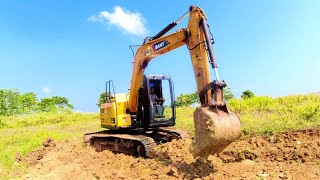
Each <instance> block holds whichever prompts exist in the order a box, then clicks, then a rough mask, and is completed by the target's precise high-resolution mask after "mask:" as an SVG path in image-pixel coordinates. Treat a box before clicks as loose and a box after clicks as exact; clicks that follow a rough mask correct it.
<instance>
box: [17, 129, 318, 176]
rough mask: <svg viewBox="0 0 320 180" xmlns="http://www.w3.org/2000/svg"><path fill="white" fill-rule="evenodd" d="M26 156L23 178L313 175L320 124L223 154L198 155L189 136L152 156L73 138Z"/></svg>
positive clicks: (255, 139)
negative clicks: (101, 147) (86, 144)
mask: <svg viewBox="0 0 320 180" xmlns="http://www.w3.org/2000/svg"><path fill="white" fill-rule="evenodd" d="M44 144H46V145H47V144H49V145H48V146H46V145H44V146H43V147H42V148H40V149H39V150H37V151H34V152H31V153H30V154H29V155H28V156H27V158H26V159H24V160H23V161H25V162H29V164H30V167H29V173H28V174H27V175H25V176H23V177H22V179H45V178H49V179H74V178H75V176H76V178H77V179H195V178H200V179H213V178H214V179H235V178H236V179H237V178H240V179H246V178H248V179H257V178H271V179H275V178H276V179H278V178H280V179H287V178H290V179H312V178H317V177H319V176H320V151H319V149H320V128H316V129H310V130H300V131H293V132H287V133H280V134H276V135H273V136H269V137H267V136H256V137H249V138H245V139H242V140H239V141H237V142H234V143H232V144H231V145H230V146H229V147H228V148H227V149H226V150H224V151H223V152H222V153H220V155H219V156H220V157H217V156H209V158H208V159H194V158H193V156H192V154H191V153H190V152H189V146H190V144H191V140H190V139H185V140H179V141H175V140H174V141H173V142H170V143H166V144H162V145H159V146H158V147H157V148H156V149H155V152H156V153H155V158H154V159H144V158H134V157H131V156H127V155H124V154H114V153H112V152H110V151H103V152H100V153H99V152H96V151H95V150H94V149H92V148H90V147H83V146H82V145H80V144H77V143H75V142H68V141H63V142H53V141H50V143H48V142H47V143H44Z"/></svg>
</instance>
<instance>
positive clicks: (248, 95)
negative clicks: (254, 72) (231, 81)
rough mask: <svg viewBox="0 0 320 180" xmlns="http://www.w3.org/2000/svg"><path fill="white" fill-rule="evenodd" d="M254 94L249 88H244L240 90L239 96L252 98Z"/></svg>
mask: <svg viewBox="0 0 320 180" xmlns="http://www.w3.org/2000/svg"><path fill="white" fill-rule="evenodd" d="M254 96H255V95H254V93H253V92H252V91H250V90H245V91H243V92H242V95H241V98H242V99H250V98H252V97H254Z"/></svg>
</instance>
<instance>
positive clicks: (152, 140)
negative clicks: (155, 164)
mask: <svg viewBox="0 0 320 180" xmlns="http://www.w3.org/2000/svg"><path fill="white" fill-rule="evenodd" d="M184 138H188V134H187V132H185V131H182V130H175V129H170V128H155V129H149V130H147V131H145V130H143V129H141V130H125V131H120V132H119V131H113V130H104V131H100V132H95V133H88V134H85V135H84V142H85V143H86V144H89V145H90V146H92V147H94V148H95V149H96V151H98V152H101V151H103V150H110V151H113V152H115V153H124V154H128V155H131V156H136V157H149V158H152V157H154V151H153V148H154V147H155V146H157V144H160V143H166V142H171V141H172V140H174V139H175V140H178V139H184Z"/></svg>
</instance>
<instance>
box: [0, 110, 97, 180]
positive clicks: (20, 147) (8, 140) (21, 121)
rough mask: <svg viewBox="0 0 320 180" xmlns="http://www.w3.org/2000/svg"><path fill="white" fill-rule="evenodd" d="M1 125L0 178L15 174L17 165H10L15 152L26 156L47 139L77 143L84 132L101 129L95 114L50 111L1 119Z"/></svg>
mask: <svg viewBox="0 0 320 180" xmlns="http://www.w3.org/2000/svg"><path fill="white" fill-rule="evenodd" d="M0 123H1V126H0V139H1V141H0V177H2V176H4V177H5V178H10V174H11V173H12V172H13V171H16V168H17V166H13V165H14V159H15V156H16V154H17V153H21V154H22V155H23V156H25V155H26V154H28V153H29V152H30V151H32V150H34V149H36V148H38V147H40V146H41V144H42V142H43V141H45V140H46V139H47V138H48V137H51V138H53V139H54V140H75V141H79V143H80V141H81V139H82V136H83V134H84V133H85V132H92V131H97V130H100V129H101V128H100V124H99V117H98V114H97V113H96V114H82V113H71V112H69V113H68V112H52V113H36V114H30V115H21V116H9V117H4V116H2V117H0ZM12 168H14V169H12ZM20 169H25V168H23V167H20ZM20 169H19V171H20ZM1 171H3V173H1ZM0 179H1V178H0Z"/></svg>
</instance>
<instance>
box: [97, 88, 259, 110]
mask: <svg viewBox="0 0 320 180" xmlns="http://www.w3.org/2000/svg"><path fill="white" fill-rule="evenodd" d="M223 94H224V99H225V101H228V100H230V99H233V98H235V96H234V94H233V93H232V90H231V89H230V88H229V87H225V88H224V89H223ZM254 96H255V95H254V93H253V92H252V91H250V90H245V91H243V92H242V94H241V96H240V97H241V99H249V98H252V97H254ZM106 97H107V94H106V93H105V92H103V93H101V94H100V97H99V99H98V102H97V106H98V107H100V105H101V104H103V103H106V99H107V98H106ZM197 103H200V99H199V93H198V92H197V91H195V92H193V93H186V94H181V95H179V96H177V98H176V100H175V102H174V105H175V106H176V107H182V106H190V105H192V104H197Z"/></svg>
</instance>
